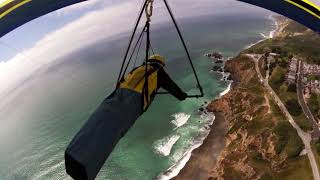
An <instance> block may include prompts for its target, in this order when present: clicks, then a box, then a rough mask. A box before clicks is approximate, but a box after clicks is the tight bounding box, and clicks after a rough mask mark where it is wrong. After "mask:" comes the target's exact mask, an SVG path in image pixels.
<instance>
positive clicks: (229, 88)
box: [219, 82, 232, 97]
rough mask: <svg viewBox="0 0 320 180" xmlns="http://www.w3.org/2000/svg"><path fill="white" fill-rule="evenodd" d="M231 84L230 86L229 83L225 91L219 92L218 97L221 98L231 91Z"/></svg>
mask: <svg viewBox="0 0 320 180" xmlns="http://www.w3.org/2000/svg"><path fill="white" fill-rule="evenodd" d="M231 84H232V82H230V83H229V85H228V87H227V89H226V90H224V91H223V92H221V93H220V94H219V97H222V96H224V95H226V94H227V93H228V92H229V91H230V90H231Z"/></svg>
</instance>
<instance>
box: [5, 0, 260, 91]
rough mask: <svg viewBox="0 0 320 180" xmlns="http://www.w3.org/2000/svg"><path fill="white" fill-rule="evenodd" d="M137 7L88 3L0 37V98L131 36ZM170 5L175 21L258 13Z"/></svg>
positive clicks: (204, 4) (112, 1)
mask: <svg viewBox="0 0 320 180" xmlns="http://www.w3.org/2000/svg"><path fill="white" fill-rule="evenodd" d="M142 3H143V1H142V0H122V1H118V0H108V1H106V0H89V1H86V2H83V3H79V4H76V5H73V6H69V7H67V8H64V9H61V10H58V11H55V12H53V13H50V14H48V15H46V16H43V17H41V18H38V19H36V20H34V21H31V22H29V23H27V24H25V25H23V26H21V27H19V28H17V29H16V30H14V31H12V32H11V33H9V34H7V35H5V36H4V37H2V38H0V49H1V53H0V97H2V96H3V95H5V94H7V93H8V92H10V90H11V89H14V88H15V87H17V86H18V85H19V83H21V82H23V81H24V79H26V78H27V77H28V76H30V75H31V74H33V73H34V72H36V71H37V70H39V69H41V68H44V67H46V66H48V65H49V64H50V63H52V62H54V61H55V60H57V59H59V58H61V57H64V56H66V55H68V54H69V53H72V52H75V51H78V50H79V49H81V48H84V47H88V46H90V45H92V44H95V43H97V42H99V41H101V40H105V39H108V38H112V37H115V36H117V35H118V34H121V33H125V32H129V31H131V29H132V27H133V25H134V22H135V20H136V16H137V14H138V12H139V10H140V8H141V6H142ZM169 3H170V5H171V7H172V9H173V11H174V13H175V15H176V17H177V18H178V19H180V18H187V17H192V16H195V15H196V16H201V15H208V14H215V13H216V14H219V13H221V12H223V11H226V10H227V9H228V8H230V6H237V7H239V8H237V9H239V11H248V10H250V11H252V12H253V13H255V12H257V13H259V12H260V11H261V10H260V9H259V8H256V7H253V6H249V5H247V4H245V3H242V2H238V1H235V0H214V1H213V0H197V1H194V0H174V1H169ZM230 13H236V12H230ZM167 21H169V16H168V14H167V12H166V11H165V9H164V6H163V4H162V1H155V4H154V16H153V18H152V24H153V25H156V24H159V23H163V22H167ZM26 34H28V36H25V35H26Z"/></svg>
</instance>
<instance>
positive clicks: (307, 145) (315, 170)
mask: <svg viewBox="0 0 320 180" xmlns="http://www.w3.org/2000/svg"><path fill="white" fill-rule="evenodd" d="M247 56H249V57H250V58H251V59H253V61H254V62H255V69H256V71H257V73H258V77H259V79H260V81H261V83H262V84H263V86H264V87H265V88H266V89H267V90H268V92H269V93H270V94H271V96H272V97H273V98H274V100H275V102H276V103H277V105H278V106H279V108H280V109H281V111H282V112H283V113H284V114H285V116H286V117H287V119H288V121H289V123H290V124H291V125H292V127H294V128H295V129H296V131H297V133H298V135H299V136H300V138H301V139H302V141H303V144H304V146H305V150H306V152H307V155H308V158H309V161H310V165H311V169H312V173H313V177H314V179H315V180H320V175H319V170H318V165H317V162H316V159H315V157H314V154H313V152H312V149H311V145H310V142H311V136H310V134H309V133H306V132H304V131H303V130H302V129H301V128H300V127H299V126H298V125H297V123H296V122H295V121H294V120H293V118H292V116H291V115H290V113H289V111H288V110H287V108H286V107H285V105H284V104H283V102H282V101H281V100H280V98H279V96H278V95H277V94H276V93H275V92H274V90H273V89H272V88H271V87H270V85H269V83H268V81H266V80H265V79H263V77H262V75H261V72H260V69H259V63H258V61H259V59H260V57H261V55H253V54H247Z"/></svg>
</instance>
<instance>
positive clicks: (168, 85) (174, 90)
mask: <svg viewBox="0 0 320 180" xmlns="http://www.w3.org/2000/svg"><path fill="white" fill-rule="evenodd" d="M158 87H161V88H163V89H165V90H167V91H168V92H169V93H170V94H172V95H173V96H174V97H176V98H177V99H179V100H180V101H183V100H185V99H186V98H187V96H188V95H187V94H186V93H185V92H183V91H182V90H181V89H180V87H179V86H178V85H177V84H176V83H175V82H174V81H173V80H172V79H171V78H170V76H169V75H168V73H167V72H166V71H165V70H164V69H163V68H160V70H159V71H158Z"/></svg>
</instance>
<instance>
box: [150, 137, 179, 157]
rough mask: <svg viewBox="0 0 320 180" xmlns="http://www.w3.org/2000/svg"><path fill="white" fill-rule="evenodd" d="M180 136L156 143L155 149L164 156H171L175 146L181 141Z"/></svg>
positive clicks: (166, 138)
mask: <svg viewBox="0 0 320 180" xmlns="http://www.w3.org/2000/svg"><path fill="white" fill-rule="evenodd" d="M179 138H180V136H179V135H172V136H168V137H165V138H163V139H160V140H158V141H156V142H155V143H154V144H155V145H154V149H155V151H156V153H158V154H160V155H162V156H169V155H170V153H171V149H172V147H173V145H174V144H175V143H176V142H177V141H178V140H179Z"/></svg>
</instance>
